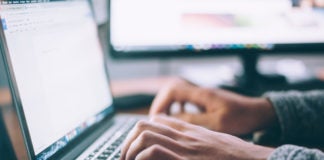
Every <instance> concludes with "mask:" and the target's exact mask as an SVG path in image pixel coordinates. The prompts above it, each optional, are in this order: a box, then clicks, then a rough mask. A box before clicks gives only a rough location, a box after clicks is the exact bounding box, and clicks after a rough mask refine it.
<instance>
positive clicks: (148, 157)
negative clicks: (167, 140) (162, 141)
mask: <svg viewBox="0 0 324 160" xmlns="http://www.w3.org/2000/svg"><path fill="white" fill-rule="evenodd" d="M152 159H154V160H166V159H167V160H182V159H183V158H181V157H180V156H179V155H177V154H176V153H174V152H172V151H171V150H169V149H167V148H165V147H162V146H160V145H157V144H155V145H153V146H151V147H148V148H146V149H145V150H143V151H142V152H141V153H139V154H138V155H137V156H136V159H135V160H152Z"/></svg>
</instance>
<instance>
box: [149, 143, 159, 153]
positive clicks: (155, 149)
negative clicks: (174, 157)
mask: <svg viewBox="0 0 324 160" xmlns="http://www.w3.org/2000/svg"><path fill="white" fill-rule="evenodd" d="M149 149H150V154H152V155H158V154H159V153H160V152H161V150H162V147H161V146H160V145H157V144H154V145H152V146H151V147H150V148H149Z"/></svg>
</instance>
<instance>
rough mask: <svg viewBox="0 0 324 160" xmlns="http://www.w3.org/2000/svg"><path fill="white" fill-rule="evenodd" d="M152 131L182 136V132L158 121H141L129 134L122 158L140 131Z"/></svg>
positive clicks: (173, 136)
mask: <svg viewBox="0 0 324 160" xmlns="http://www.w3.org/2000/svg"><path fill="white" fill-rule="evenodd" d="M145 130H147V131H152V132H156V133H159V134H162V135H167V136H168V137H171V138H174V139H177V138H179V137H180V134H181V133H180V132H179V131H177V130H175V129H173V128H171V127H168V126H165V125H161V124H158V123H152V122H146V121H139V122H138V123H137V124H136V125H135V127H134V128H133V130H132V131H131V132H130V133H129V134H128V136H127V138H126V140H125V142H124V144H123V147H122V152H121V159H124V158H125V156H126V152H127V150H128V149H129V147H130V145H131V143H132V142H133V141H134V140H135V139H136V138H137V137H138V136H139V135H140V133H142V132H143V131H145Z"/></svg>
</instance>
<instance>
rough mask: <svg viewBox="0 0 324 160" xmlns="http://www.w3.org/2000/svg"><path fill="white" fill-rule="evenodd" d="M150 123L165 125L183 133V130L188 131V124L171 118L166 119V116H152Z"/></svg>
mask: <svg viewBox="0 0 324 160" xmlns="http://www.w3.org/2000/svg"><path fill="white" fill-rule="evenodd" d="M151 121H153V122H156V123H160V124H163V125H167V126H169V127H171V128H173V129H175V130H178V131H180V132H181V131H183V130H185V129H188V125H189V123H185V122H184V121H182V120H179V119H176V118H172V117H167V116H154V117H152V118H151Z"/></svg>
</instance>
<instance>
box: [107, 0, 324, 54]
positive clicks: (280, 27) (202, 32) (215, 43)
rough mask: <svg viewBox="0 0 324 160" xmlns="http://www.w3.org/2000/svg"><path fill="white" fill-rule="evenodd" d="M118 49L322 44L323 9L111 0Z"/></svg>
mask: <svg viewBox="0 0 324 160" xmlns="http://www.w3.org/2000/svg"><path fill="white" fill-rule="evenodd" d="M110 8H111V11H110V25H111V34H110V39H111V45H112V48H113V49H114V50H116V51H118V52H152V51H192V50H193V51H200V50H226V49H261V50H271V49H273V48H274V47H275V46H276V45H283V44H305V43H306V44H309V43H324V21H323V20H324V12H323V9H314V10H312V9H311V8H294V7H292V3H291V0H239V1H238V0H203V1H201V0H111V2H110Z"/></svg>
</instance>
